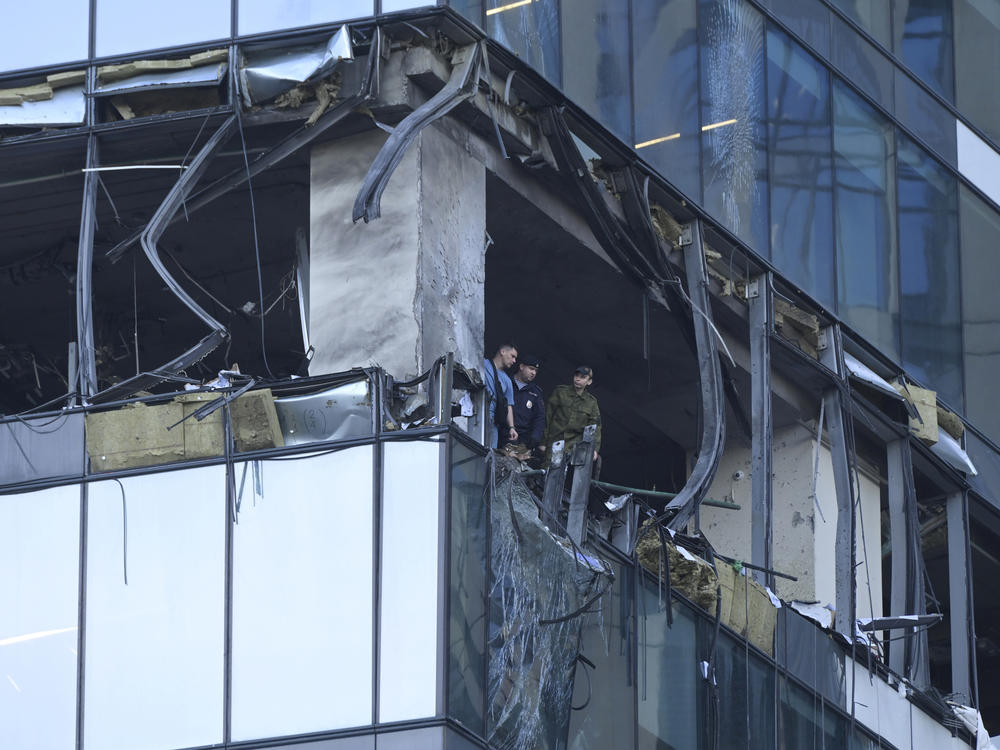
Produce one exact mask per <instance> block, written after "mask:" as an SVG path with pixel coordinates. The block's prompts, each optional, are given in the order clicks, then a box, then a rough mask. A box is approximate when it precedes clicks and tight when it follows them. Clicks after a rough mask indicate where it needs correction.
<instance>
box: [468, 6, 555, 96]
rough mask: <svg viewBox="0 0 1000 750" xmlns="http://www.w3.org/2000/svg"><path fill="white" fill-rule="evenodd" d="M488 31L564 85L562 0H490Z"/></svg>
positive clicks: (548, 76)
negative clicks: (527, 0) (523, 0)
mask: <svg viewBox="0 0 1000 750" xmlns="http://www.w3.org/2000/svg"><path fill="white" fill-rule="evenodd" d="M486 33H487V34H489V35H490V36H491V37H493V38H494V39H496V40H497V41H498V42H500V43H501V44H503V45H504V46H505V47H507V49H509V50H510V51H511V52H513V53H514V54H515V55H517V56H518V57H520V58H521V59H522V60H524V61H525V62H526V63H528V65H530V66H531V67H533V68H534V69H535V70H537V71H538V72H539V73H541V74H542V75H543V76H545V77H546V78H547V79H549V81H551V82H552V83H554V84H555V85H556V86H559V85H561V84H562V79H561V77H560V75H559V4H558V0H535V2H531V3H517V2H511V1H510V0H486Z"/></svg>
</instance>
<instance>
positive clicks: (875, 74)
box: [832, 16, 893, 112]
mask: <svg viewBox="0 0 1000 750" xmlns="http://www.w3.org/2000/svg"><path fill="white" fill-rule="evenodd" d="M832 49H833V64H834V65H836V66H837V68H838V69H839V70H840V72H841V73H843V75H844V78H846V79H847V80H848V81H850V82H851V83H853V84H854V85H855V86H857V87H858V88H860V89H861V90H862V91H864V92H865V93H866V94H868V96H870V97H872V99H874V100H875V101H877V102H878V103H879V104H881V105H882V106H883V107H885V108H886V109H887V110H889V111H890V112H891V111H892V106H893V101H892V70H893V66H892V63H891V62H890V61H889V58H888V57H886V56H885V55H884V54H882V53H881V52H879V50H877V49H876V48H875V47H874V46H873V45H872V44H871V43H870V42H868V41H866V40H865V39H863V38H862V37H861V36H860V35H859V34H858V33H857V32H856V31H855V30H854V29H852V28H851V27H850V25H848V24H846V23H844V21H843V20H841V19H840V18H838V17H836V16H834V18H833V47H832Z"/></svg>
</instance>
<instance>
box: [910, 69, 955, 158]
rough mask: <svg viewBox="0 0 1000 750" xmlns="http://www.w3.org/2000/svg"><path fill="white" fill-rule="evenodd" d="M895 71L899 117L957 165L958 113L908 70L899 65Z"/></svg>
mask: <svg viewBox="0 0 1000 750" xmlns="http://www.w3.org/2000/svg"><path fill="white" fill-rule="evenodd" d="M895 72H896V117H898V118H899V121H900V122H901V123H903V125H905V126H906V127H907V128H909V129H910V130H911V131H912V132H913V133H914V134H915V135H917V136H918V137H920V138H921V139H922V140H923V141H924V143H926V144H927V145H928V146H929V147H930V148H932V149H934V151H935V152H936V153H937V155H938V156H940V157H941V158H942V159H944V160H945V161H946V162H947V163H949V164H951V166H953V167H956V168H957V166H958V145H957V143H956V136H955V116H954V115H953V114H951V112H949V111H948V110H947V109H945V108H944V106H942V105H941V103H940V102H938V101H937V100H936V99H935V98H934V97H933V96H931V95H930V94H928V93H927V92H926V91H924V90H923V89H922V88H921V87H920V86H919V85H917V83H916V82H915V81H914V80H913V79H912V78H910V77H909V76H908V75H906V73H904V72H903V71H901V70H900V69H899V68H896V71H895Z"/></svg>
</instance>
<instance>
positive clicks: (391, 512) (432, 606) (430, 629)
mask: <svg viewBox="0 0 1000 750" xmlns="http://www.w3.org/2000/svg"><path fill="white" fill-rule="evenodd" d="M382 450H383V451H384V455H383V461H382V482H383V484H382V554H381V565H382V568H381V589H380V590H381V601H380V616H381V623H380V627H379V675H378V679H379V712H378V713H379V716H378V720H379V721H380V722H386V721H405V720H407V719H420V718H426V717H428V716H436V715H437V663H438V658H437V655H438V633H439V632H440V628H439V627H438V617H437V615H438V513H439V504H440V500H439V491H438V484H439V482H438V477H439V472H440V461H441V447H440V444H439V443H437V442H432V441H424V442H420V441H396V442H388V443H385V444H383V446H382Z"/></svg>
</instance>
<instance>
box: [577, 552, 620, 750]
mask: <svg viewBox="0 0 1000 750" xmlns="http://www.w3.org/2000/svg"><path fill="white" fill-rule="evenodd" d="M612 568H613V570H614V575H615V577H614V581H613V583H612V584H611V588H610V589H609V590H608V591H607V592H606V593H605V594H604V595H603V596H602V597H601V598H600V600H599V605H595V606H594V607H592V608H591V610H592V611H593V612H595V614H591V615H590V616H588V617H587V618H585V619H584V621H583V632H582V633H581V635H580V653H582V654H583V656H585V657H586V658H588V659H589V660H590V661H591V662H593V663H594V664H595V665H596V668H594V669H593V670H591V674H589V675H588V674H586V673H585V670H587V669H590V668H589V667H587V666H586V665H584V664H583V663H578V664H577V667H576V680H575V682H574V685H573V705H574V706H581V705H586V708H584V709H582V710H580V711H573V712H571V714H570V719H569V748H570V750H585V749H586V748H591V747H632V743H633V736H634V732H635V729H634V726H633V722H634V721H635V719H634V714H635V681H634V679H633V672H632V666H631V665H632V649H633V647H634V643H633V641H632V632H631V631H632V622H633V613H634V611H635V607H634V605H635V602H634V591H635V585H634V581H635V579H634V578H633V576H634V575H635V569H634V568H632V567H631V566H622V565H619V564H617V563H615V564H612ZM588 696H589V698H590V700H589V702H588V700H587V698H588Z"/></svg>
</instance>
